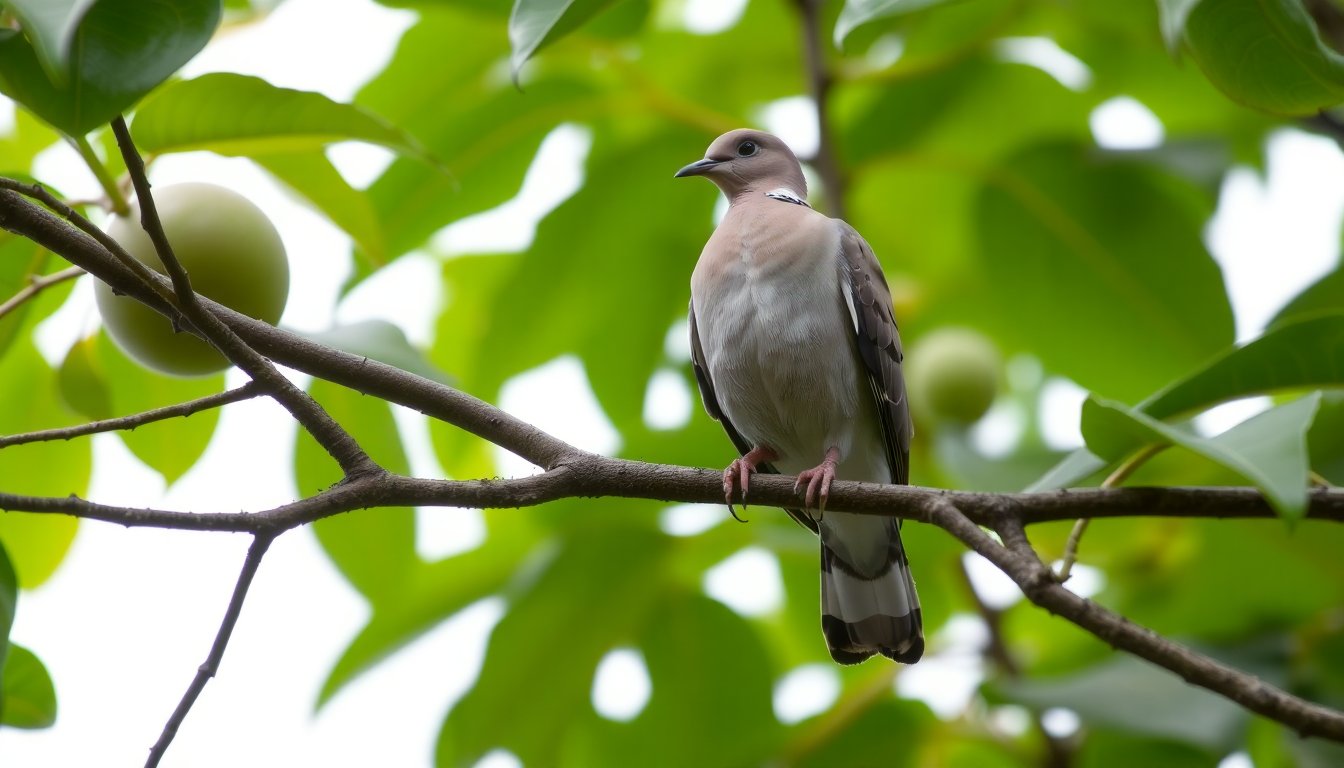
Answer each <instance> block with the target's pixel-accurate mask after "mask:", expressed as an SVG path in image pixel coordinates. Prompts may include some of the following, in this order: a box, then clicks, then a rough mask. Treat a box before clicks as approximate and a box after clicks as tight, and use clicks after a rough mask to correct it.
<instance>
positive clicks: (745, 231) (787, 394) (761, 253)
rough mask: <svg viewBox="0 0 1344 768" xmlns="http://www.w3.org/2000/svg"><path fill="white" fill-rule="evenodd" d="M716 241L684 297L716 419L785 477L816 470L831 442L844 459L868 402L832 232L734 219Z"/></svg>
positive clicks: (827, 228)
mask: <svg viewBox="0 0 1344 768" xmlns="http://www.w3.org/2000/svg"><path fill="white" fill-rule="evenodd" d="M781 205H783V204H782V203H781ZM817 218H818V219H819V221H820V222H822V223H824V224H826V225H831V224H833V222H831V220H829V219H826V218H825V217H820V216H818V217H817ZM714 238H718V239H719V241H718V242H716V240H715V239H714ZM714 238H712V239H711V240H710V243H709V244H708V245H707V246H706V248H705V253H704V254H703V255H702V256H701V261H700V263H699V264H698V265H697V266H696V270H695V273H694V274H693V275H692V280H691V295H692V302H693V304H694V311H695V314H696V322H697V326H698V329H699V333H700V341H701V346H702V348H703V349H704V353H705V363H706V366H707V368H708V369H709V375H710V378H711V381H713V384H714V389H715V392H716V394H717V396H718V400H719V406H720V408H721V409H722V410H723V413H724V415H725V416H726V417H727V418H728V420H729V421H731V422H732V424H733V425H734V426H735V427H736V428H737V429H738V430H739V431H741V432H742V434H743V436H744V437H746V438H747V439H748V440H750V441H752V443H754V444H757V445H768V446H769V447H771V448H772V449H774V450H775V451H776V452H777V453H778V454H779V455H780V461H778V462H776V463H777V465H778V466H780V468H781V469H782V470H784V471H795V472H796V471H797V469H802V468H806V467H811V466H815V465H816V464H817V463H818V462H819V461H820V460H821V458H822V457H823V456H824V454H825V452H826V450H827V449H828V448H829V447H831V446H832V445H834V446H836V447H839V448H840V449H841V452H842V454H848V453H850V451H851V447H852V444H853V443H854V439H855V433H856V429H858V428H859V427H860V425H861V424H860V423H861V422H864V421H871V419H865V418H863V417H862V415H861V413H860V411H861V409H862V408H863V407H864V406H865V405H866V406H867V407H868V408H869V409H871V404H870V403H866V401H865V400H864V393H865V392H866V389H865V387H866V381H865V380H864V379H863V376H862V374H861V373H860V369H859V364H858V362H857V353H856V347H855V342H854V338H853V328H852V324H851V320H850V318H849V315H848V310H847V309H846V308H845V304H844V299H843V296H842V293H841V290H842V288H843V287H844V286H842V284H841V280H842V277H841V270H840V261H839V259H840V257H839V248H840V239H839V230H838V229H837V228H835V227H834V226H824V227H822V226H818V227H815V228H814V229H812V230H803V231H802V232H801V233H800V232H799V231H798V230H797V229H793V230H789V231H783V230H781V229H778V228H771V227H768V226H759V225H757V226H753V225H751V224H750V223H745V224H744V223H738V225H737V226H734V227H729V228H725V227H723V226H721V227H720V229H719V230H718V231H716V233H715V235H714ZM865 442H867V441H866V440H865ZM865 474H866V473H865Z"/></svg>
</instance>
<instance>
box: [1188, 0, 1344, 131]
mask: <svg viewBox="0 0 1344 768" xmlns="http://www.w3.org/2000/svg"><path fill="white" fill-rule="evenodd" d="M1185 36H1186V41H1187V42H1188V44H1189V48H1190V55H1191V56H1192V57H1193V58H1194V60H1195V61H1196V62H1197V63H1198V64H1199V67H1200V69H1202V70H1204V74H1205V76H1206V77H1208V78H1209V81H1210V82H1212V83H1213V84H1214V85H1215V86H1217V87H1218V89H1219V90H1221V91H1222V92H1223V93H1225V94H1227V96H1228V97H1229V98H1231V99H1232V100H1233V101H1236V102H1238V103H1240V104H1244V105H1246V106H1248V107H1253V108H1255V109H1259V110H1263V111H1265V112H1270V113H1273V114H1278V115H1292V116H1306V115H1312V114H1315V113H1317V112H1320V111H1321V110H1322V109H1325V108H1327V107H1330V106H1334V105H1335V104H1338V103H1339V102H1340V101H1344V56H1341V55H1340V54H1339V53H1337V52H1336V51H1335V50H1334V49H1332V48H1331V47H1330V46H1329V45H1327V44H1326V43H1325V42H1324V41H1322V40H1321V38H1320V35H1319V33H1318V32H1317V29H1316V23H1315V22H1314V21H1313V20H1312V18H1311V15H1310V14H1309V13H1307V10H1306V8H1304V7H1303V4H1302V2H1301V0H1201V2H1199V4H1198V5H1196V6H1195V8H1194V10H1192V11H1191V12H1190V15H1189V18H1188V19H1186V23H1185Z"/></svg>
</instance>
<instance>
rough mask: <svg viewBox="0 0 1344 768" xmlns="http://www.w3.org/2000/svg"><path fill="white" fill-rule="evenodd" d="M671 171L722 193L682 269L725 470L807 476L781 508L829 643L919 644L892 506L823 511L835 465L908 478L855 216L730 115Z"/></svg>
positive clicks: (887, 358)
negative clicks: (731, 122)
mask: <svg viewBox="0 0 1344 768" xmlns="http://www.w3.org/2000/svg"><path fill="white" fill-rule="evenodd" d="M676 175H677V176H678V177H681V176H704V177H705V178H707V179H709V180H710V181H712V182H714V184H715V185H717V186H718V187H719V189H721V190H723V193H724V195H726V196H727V197H728V200H729V202H730V205H729V207H728V214H727V215H726V216H724V218H723V221H722V222H721V223H720V224H719V226H718V229H716V230H715V231H714V234H713V236H711V237H710V238H709V242H708V243H707V244H706V245H705V249H704V251H703V252H702V253H701V254H700V261H699V263H697V264H696V265H695V272H694V273H693V274H692V276H691V318H690V320H691V360H692V362H693V364H694V367H695V375H696V380H697V382H698V383H699V385H700V394H701V396H702V397H703V399H704V403H705V409H706V410H707V411H708V412H709V415H710V416H712V417H714V418H715V419H717V420H719V421H720V422H721V423H722V424H723V428H724V429H725V430H726V431H727V432H728V437H729V438H730V439H731V440H732V441H733V445H734V446H736V448H737V450H738V452H739V453H740V454H742V457H741V458H739V459H737V460H735V461H733V463H732V464H731V465H729V467H728V468H727V469H726V470H724V473H723V490H724V496H725V498H726V499H727V501H728V504H729V507H730V508H731V506H732V503H733V491H734V489H735V488H736V489H740V490H741V494H742V498H743V499H744V500H745V498H746V496H747V488H748V485H749V484H750V480H751V473H753V472H770V473H777V472H782V473H786V474H794V475H797V477H798V487H802V486H804V485H805V486H806V492H805V506H806V508H805V509H804V510H797V509H792V510H788V512H789V515H790V516H792V517H793V519H794V520H796V521H797V522H799V523H800V524H802V525H804V526H806V527H807V528H809V529H811V530H812V531H813V532H814V533H816V534H818V535H819V536H820V537H821V629H822V634H823V635H825V637H826V644H827V645H828V646H829V648H830V651H831V657H832V658H833V659H835V660H836V661H837V662H839V663H841V664H856V663H858V662H860V661H863V660H864V659H867V658H868V657H870V656H872V655H873V654H875V653H880V654H882V655H883V656H886V657H888V658H891V659H895V660H896V661H901V662H905V663H907V664H913V663H914V662H916V661H918V660H919V657H920V655H921V654H923V652H924V632H923V626H922V622H921V620H920V612H919V598H918V597H917V596H916V594H915V584H914V581H913V580H912V579H911V578H910V568H909V564H908V562H907V561H906V558H905V550H904V549H903V548H902V546H901V533H900V525H899V522H898V521H897V520H896V519H895V518H889V517H877V516H871V515H856V514H847V513H842V512H825V508H826V499H827V496H828V494H829V492H830V487H831V481H832V480H833V479H834V478H837V477H838V478H841V479H845V480H867V481H875V482H882V483H906V482H908V481H909V457H910V437H911V426H910V413H909V408H908V404H907V402H906V399H905V381H904V379H903V378H902V376H901V340H900V337H899V335H898V334H897V331H896V321H895V319H894V318H893V316H892V308H891V292H890V289H888V288H887V283H886V278H885V277H884V276H883V275H882V268H881V266H880V265H879V264H878V263H877V258H876V257H875V256H873V251H872V249H871V248H870V247H869V246H868V243H867V242H865V241H864V239H863V238H862V237H860V236H859V233H858V232H856V231H855V230H854V228H853V227H851V226H850V225H848V224H846V223H845V222H843V221H840V220H839V219H832V218H829V217H827V216H825V215H823V214H821V213H818V212H816V211H814V210H812V208H810V207H809V206H808V204H807V182H806V181H805V180H804V179H803V171H802V167H801V166H800V165H799V163H798V159H797V158H796V157H795V156H794V154H793V152H792V150H790V149H789V148H788V146H787V145H785V144H784V142H782V141H780V140H779V139H778V138H776V137H775V136H772V135H770V134H768V133H763V132H761V131H753V130H736V131H731V132H729V133H726V134H724V135H722V136H720V137H719V138H718V139H716V140H715V141H714V143H713V144H711V145H710V146H709V150H708V152H706V153H705V159H703V160H700V161H698V162H695V163H691V164H690V165H688V166H686V167H685V168H682V169H681V170H680V171H678V172H677V174H676Z"/></svg>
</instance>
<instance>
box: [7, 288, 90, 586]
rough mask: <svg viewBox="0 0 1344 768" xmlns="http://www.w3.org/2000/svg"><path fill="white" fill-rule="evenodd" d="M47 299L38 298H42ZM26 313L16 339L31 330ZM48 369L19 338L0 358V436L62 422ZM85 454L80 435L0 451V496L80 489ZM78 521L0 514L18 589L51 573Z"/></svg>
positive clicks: (66, 418) (65, 420)
mask: <svg viewBox="0 0 1344 768" xmlns="http://www.w3.org/2000/svg"><path fill="white" fill-rule="evenodd" d="M46 298H47V297H45V296H44V297H43V300H45V299H46ZM33 322H34V321H33V318H31V317H30V318H29V321H28V324H27V325H26V326H25V329H24V331H23V334H22V336H24V337H27V336H29V335H30V334H31V333H32V324H33ZM57 390H58V386H57V383H56V372H55V371H53V370H51V368H50V367H49V366H48V365H47V363H46V361H45V360H43V359H42V356H41V355H39V354H38V353H37V349H36V348H34V347H33V345H32V343H31V341H30V340H29V339H28V338H21V339H20V340H19V342H18V343H17V344H15V345H14V346H13V347H11V348H10V350H9V353H8V354H6V355H5V356H4V357H3V358H0V402H3V403H4V404H5V407H4V408H0V434H4V435H13V434H19V433H23V432H32V431H34V430H39V429H49V428H52V427H63V426H68V425H69V424H70V423H71V421H72V420H71V416H70V412H69V411H68V410H66V408H65V407H64V406H63V405H62V403H61V402H60V395H59V394H58V392H57ZM91 465H92V455H91V451H90V448H89V443H88V441H87V440H69V441H64V440H63V441H54V442H53V441H47V442H41V443H31V444H28V445H15V446H10V447H9V448H6V449H4V450H3V451H0V478H4V490H5V492H7V493H16V494H25V495H32V496H56V497H62V496H68V495H70V494H83V493H84V492H85V490H86V489H87V488H88V484H89V474H90V471H91ZM78 527H79V521H78V520H77V519H76V518H73V517H65V516H58V515H40V514H24V513H20V512H10V513H6V514H3V515H0V542H3V544H4V547H5V549H6V550H7V551H8V552H9V557H10V559H11V562H12V563H13V565H14V570H15V571H16V572H17V573H18V575H19V586H21V587H23V588H24V589H32V588H34V587H36V586H38V585H40V584H41V583H42V582H44V581H46V580H47V578H48V577H50V576H51V574H52V573H53V572H55V570H56V567H57V566H58V565H60V563H61V560H62V559H64V557H65V553H66V551H67V550H68V549H69V548H70V543H71V542H72V541H73V540H74V538H75V531H76V530H77V529H78Z"/></svg>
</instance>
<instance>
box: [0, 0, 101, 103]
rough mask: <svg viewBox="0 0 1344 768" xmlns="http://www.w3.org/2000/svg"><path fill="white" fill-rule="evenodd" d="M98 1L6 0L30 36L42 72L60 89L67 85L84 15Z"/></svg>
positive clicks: (6, 4) (4, 3) (5, 3)
mask: <svg viewBox="0 0 1344 768" xmlns="http://www.w3.org/2000/svg"><path fill="white" fill-rule="evenodd" d="M96 2H98V0H5V2H3V3H0V5H5V6H8V7H9V9H10V10H11V11H13V12H14V16H15V17H17V18H18V20H19V24H20V26H21V27H22V28H23V31H24V32H25V33H26V34H27V36H28V39H29V41H30V42H31V43H32V45H33V48H34V49H35V50H36V51H37V57H38V59H39V60H40V61H41V62H42V68H43V69H44V70H46V73H47V76H48V77H50V78H51V81H52V82H53V83H56V84H57V85H65V81H66V77H67V75H68V73H69V67H70V44H71V42H72V41H73V38H74V36H75V31H76V30H77V29H79V23H80V22H81V21H83V20H84V14H86V13H88V12H89V8H90V7H92V6H93V4H94V3H96Z"/></svg>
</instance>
